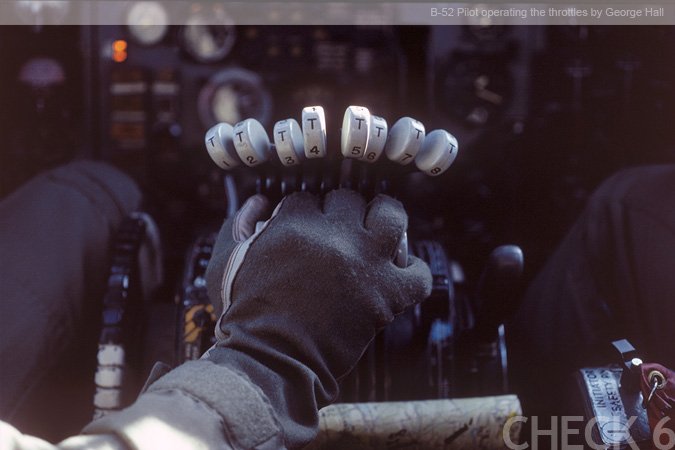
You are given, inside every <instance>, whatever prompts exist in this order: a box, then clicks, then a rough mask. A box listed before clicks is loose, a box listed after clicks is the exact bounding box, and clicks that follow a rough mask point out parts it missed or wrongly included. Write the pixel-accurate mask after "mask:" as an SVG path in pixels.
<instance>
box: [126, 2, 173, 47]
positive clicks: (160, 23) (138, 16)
mask: <svg viewBox="0 0 675 450" xmlns="http://www.w3.org/2000/svg"><path fill="white" fill-rule="evenodd" d="M127 26H128V27H129V32H130V33H131V36H132V37H133V38H134V40H136V41H137V42H138V43H140V44H142V45H154V44H157V43H159V42H160V41H161V40H162V39H164V36H166V33H167V31H168V30H169V14H168V13H167V11H166V9H165V8H164V6H163V5H162V4H161V3H159V2H139V3H134V4H133V5H132V6H131V8H130V9H129V13H128V14H127Z"/></svg>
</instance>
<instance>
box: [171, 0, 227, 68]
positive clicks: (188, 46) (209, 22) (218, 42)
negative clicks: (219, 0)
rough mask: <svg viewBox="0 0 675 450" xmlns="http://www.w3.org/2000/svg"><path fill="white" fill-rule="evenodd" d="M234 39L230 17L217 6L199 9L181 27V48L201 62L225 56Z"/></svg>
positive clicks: (213, 60)
mask: <svg viewBox="0 0 675 450" xmlns="http://www.w3.org/2000/svg"><path fill="white" fill-rule="evenodd" d="M235 40H236V31H235V27H234V23H233V21H232V19H231V18H230V17H229V16H228V15H227V14H226V13H225V11H224V10H223V9H222V8H220V7H219V5H215V6H213V9H209V10H204V9H199V10H198V11H196V12H195V13H193V15H191V16H190V17H188V18H187V21H186V24H185V26H183V28H182V29H181V41H182V44H183V48H184V49H185V51H186V52H187V53H189V54H190V56H192V57H193V58H194V59H196V60H197V61H199V62H203V63H211V62H215V61H220V60H221V59H223V58H225V57H226V56H227V55H228V54H229V53H230V51H231V50H232V47H233V46H234V42H235Z"/></svg>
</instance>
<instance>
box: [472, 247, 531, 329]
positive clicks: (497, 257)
mask: <svg viewBox="0 0 675 450" xmlns="http://www.w3.org/2000/svg"><path fill="white" fill-rule="evenodd" d="M523 267H524V259H523V251H522V250H521V249H520V247H518V246H517V245H502V246H500V247H497V248H496V249H494V250H493V251H492V252H491V253H490V256H489V257H488V261H487V263H486V265H485V268H484V269H483V273H482V274H481V277H480V280H479V282H478V305H477V308H476V325H475V327H474V332H475V333H476V337H477V338H478V339H479V340H480V341H482V342H491V341H493V340H494V339H495V337H496V334H497V329H498V327H499V325H500V324H501V323H502V322H503V321H504V318H505V317H506V316H507V315H508V314H510V313H512V312H514V311H515V310H516V308H517V307H518V303H519V301H520V294H521V292H520V288H521V282H522V278H523Z"/></svg>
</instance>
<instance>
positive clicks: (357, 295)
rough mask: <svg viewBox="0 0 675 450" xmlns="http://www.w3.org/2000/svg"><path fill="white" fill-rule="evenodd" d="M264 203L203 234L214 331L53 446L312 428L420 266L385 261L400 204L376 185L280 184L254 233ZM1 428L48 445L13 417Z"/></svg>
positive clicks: (216, 442) (242, 439)
mask: <svg viewBox="0 0 675 450" xmlns="http://www.w3.org/2000/svg"><path fill="white" fill-rule="evenodd" d="M265 209H266V204H265V200H263V199H261V198H260V197H254V198H253V199H252V200H250V201H249V202H247V204H246V205H245V206H244V207H243V208H242V210H241V211H240V213H239V214H238V215H237V216H235V218H234V220H230V221H227V222H226V223H225V225H224V226H223V229H222V230H221V233H220V236H219V238H218V241H217V243H216V248H215V249H214V255H213V258H212V263H211V264H210V266H209V270H208V273H207V279H208V283H209V291H210V294H211V298H212V299H214V300H215V299H218V300H220V301H221V302H222V306H223V310H224V313H223V315H222V316H221V317H220V320H219V321H218V324H217V325H216V336H217V338H218V342H217V343H216V344H215V345H214V346H213V347H212V348H211V349H210V350H209V351H207V353H206V354H205V355H204V356H203V357H202V359H200V360H198V361H192V362H188V363H185V364H183V365H182V366H180V367H178V368H176V369H174V370H173V371H170V372H169V373H167V374H166V375H164V376H161V377H159V378H158V379H157V380H156V381H154V382H152V383H151V384H150V385H149V387H148V388H147V389H146V390H145V392H144V393H143V394H141V395H140V396H139V398H138V400H137V401H136V403H134V404H133V405H132V406H131V407H129V408H127V409H125V410H123V411H121V412H119V413H116V414H112V415H109V416H106V417H104V418H102V419H99V420H97V421H95V422H92V423H91V424H89V425H88V426H87V427H85V429H84V431H83V433H84V435H81V436H76V437H72V438H69V439H66V440H65V441H63V442H62V443H60V444H59V447H60V448H95V449H96V448H111V449H115V448H127V447H128V448H142V449H144V448H161V449H167V448H180V449H186V448H205V449H207V448H208V449H214V448H233V449H276V448H289V449H291V448H300V447H302V446H304V445H305V444H307V443H308V442H309V441H311V440H312V439H313V438H314V437H315V435H316V432H317V426H318V410H319V409H320V408H322V407H324V406H326V405H328V404H329V403H331V402H333V401H334V400H335V399H336V397H337V395H338V391H339V390H338V383H339V381H340V380H341V379H342V378H343V377H344V376H345V375H347V373H349V371H350V370H351V369H352V367H353V366H354V365H355V364H356V362H357V361H358V359H359V358H360V356H361V355H362V354H363V352H364V351H365V349H366V347H367V345H368V344H369V343H370V341H371V340H372V339H373V337H374V336H375V334H376V332H377V331H378V330H380V329H382V328H383V327H384V326H385V325H387V324H388V323H389V322H391V320H392V319H393V318H394V316H395V315H397V314H399V313H401V312H402V311H403V310H404V309H405V308H406V307H407V306H409V305H411V304H413V303H416V302H419V301H421V300H423V299H424V298H425V297H426V296H428V295H429V293H430V289H431V275H430V272H429V269H428V267H427V266H426V265H425V264H424V263H423V262H422V261H420V260H419V259H417V258H414V257H410V259H409V261H408V265H407V267H404V268H401V267H398V266H397V265H396V264H394V256H395V253H396V250H397V247H398V245H399V242H400V240H401V238H402V236H403V232H404V231H405V229H406V227H407V217H406V214H405V212H404V210H403V208H402V206H401V204H400V203H398V202H397V201H395V200H393V199H391V198H389V197H386V196H379V197H377V198H375V200H373V201H372V202H371V203H369V204H366V202H365V201H364V200H363V199H362V198H361V197H360V196H359V195H358V194H355V193H353V192H351V191H345V190H341V191H333V192H331V193H329V194H328V195H327V196H326V197H325V198H324V199H321V198H319V197H317V196H313V195H310V194H308V193H296V194H292V195H290V196H288V197H286V198H285V199H284V200H282V202H281V203H280V204H279V206H278V207H277V208H276V209H275V211H274V212H273V213H272V216H271V218H270V219H269V220H267V221H266V222H265V223H264V225H263V226H262V227H258V230H257V231H256V232H255V233H254V232H253V231H254V228H255V224H256V222H258V219H260V218H261V217H260V216H262V215H263V211H264V210H265ZM0 438H2V439H3V442H2V444H3V446H2V448H51V447H50V446H49V445H48V444H46V443H45V444H42V443H41V442H37V441H35V440H34V438H30V437H26V436H22V435H20V434H18V433H17V432H16V431H15V430H13V429H12V430H8V431H5V429H4V428H3V432H2V433H1V434H0ZM7 439H9V440H7ZM6 443H9V444H8V445H5V444H6ZM40 445H43V447H40Z"/></svg>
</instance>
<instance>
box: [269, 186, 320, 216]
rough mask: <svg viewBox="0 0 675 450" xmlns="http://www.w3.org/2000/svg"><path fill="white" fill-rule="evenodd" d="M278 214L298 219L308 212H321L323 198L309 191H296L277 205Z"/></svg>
mask: <svg viewBox="0 0 675 450" xmlns="http://www.w3.org/2000/svg"><path fill="white" fill-rule="evenodd" d="M277 208H278V211H275V212H277V214H275V215H277V216H280V217H281V216H291V217H290V219H291V220H292V221H295V220H298V219H300V218H302V217H305V216H304V215H307V214H313V215H315V214H321V199H320V198H319V197H318V196H316V195H313V194H310V193H309V192H294V193H293V194H291V195H289V196H287V197H284V199H283V200H282V201H281V203H280V204H279V205H278V206H277Z"/></svg>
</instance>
